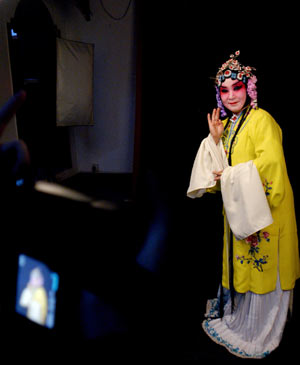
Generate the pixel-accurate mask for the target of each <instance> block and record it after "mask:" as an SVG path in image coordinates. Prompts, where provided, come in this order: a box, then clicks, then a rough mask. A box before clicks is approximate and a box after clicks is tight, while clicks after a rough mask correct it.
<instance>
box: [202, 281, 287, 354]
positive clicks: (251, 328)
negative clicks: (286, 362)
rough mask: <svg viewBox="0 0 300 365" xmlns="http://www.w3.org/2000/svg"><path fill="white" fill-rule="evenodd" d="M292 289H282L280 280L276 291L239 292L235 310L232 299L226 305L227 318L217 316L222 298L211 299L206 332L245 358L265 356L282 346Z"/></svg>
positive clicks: (236, 296) (205, 323) (229, 349)
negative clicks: (217, 307) (215, 317)
mask: <svg viewBox="0 0 300 365" xmlns="http://www.w3.org/2000/svg"><path fill="white" fill-rule="evenodd" d="M290 297H291V291H282V290H281V287H280V282H279V279H278V280H277V285H276V290H274V291H273V292H270V293H268V294H255V293H252V292H247V293H245V294H240V293H236V295H235V310H234V312H233V313H232V314H231V300H230V298H229V299H228V301H227V303H226V305H225V307H224V316H223V318H222V319H221V318H217V319H211V317H214V306H216V305H217V304H218V300H216V299H213V300H210V301H208V307H207V313H206V317H210V318H209V319H207V320H205V321H204V322H203V323H202V327H203V329H204V331H205V332H206V333H207V334H208V336H209V337H210V338H211V339H212V340H213V341H215V342H216V343H218V344H220V345H223V346H225V347H226V349H227V350H228V351H230V352H231V353H232V354H234V355H236V356H239V357H243V358H263V357H265V356H267V355H268V354H269V353H270V352H271V351H273V350H274V349H275V348H276V347H278V345H279V343H280V341H281V338H282V334H283V330H284V327H285V323H286V319H287V313H288V309H289V304H290Z"/></svg>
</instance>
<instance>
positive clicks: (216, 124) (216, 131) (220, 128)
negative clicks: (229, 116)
mask: <svg viewBox="0 0 300 365" xmlns="http://www.w3.org/2000/svg"><path fill="white" fill-rule="evenodd" d="M207 120H208V127H209V131H210V134H211V135H212V137H213V139H214V141H215V142H216V144H218V143H219V141H220V138H221V136H222V134H223V132H224V125H223V123H222V121H221V119H220V108H217V109H214V110H213V111H212V114H211V116H210V113H208V114H207Z"/></svg>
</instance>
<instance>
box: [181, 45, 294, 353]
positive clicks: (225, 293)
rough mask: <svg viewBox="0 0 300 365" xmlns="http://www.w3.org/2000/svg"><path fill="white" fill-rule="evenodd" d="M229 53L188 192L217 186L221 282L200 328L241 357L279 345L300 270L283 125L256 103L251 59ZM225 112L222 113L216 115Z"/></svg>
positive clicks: (195, 194)
mask: <svg viewBox="0 0 300 365" xmlns="http://www.w3.org/2000/svg"><path fill="white" fill-rule="evenodd" d="M239 54H240V52H239V51H237V52H235V54H233V55H231V56H230V59H229V60H228V61H226V62H225V63H224V64H223V65H222V67H221V68H220V69H219V70H218V73H217V75H216V78H215V82H216V92H217V102H218V108H217V109H214V110H213V112H212V114H211V115H210V114H208V116H207V117H208V125H209V131H210V134H209V136H208V137H207V138H205V139H204V140H203V141H202V142H201V144H200V147H199V150H198V152H197V155H196V158H195V161H194V165H193V169H192V173H191V179H190V185H189V188H188V191H187V195H188V196H189V197H190V198H196V197H201V196H202V195H203V193H205V192H215V191H216V190H221V193H222V198H223V204H224V245H223V265H222V285H220V289H219V292H218V296H217V298H216V299H213V300H208V302H207V309H206V314H205V316H206V319H205V320H204V322H203V323H202V327H203V329H204V331H205V332H206V333H207V335H208V336H210V337H211V338H212V339H213V340H214V341H215V342H217V343H218V344H220V345H223V346H225V347H226V348H227V350H229V351H230V352H231V353H233V354H234V355H237V356H239V357H243V358H263V357H265V356H267V355H268V354H269V353H270V352H271V351H273V350H274V349H275V348H277V347H278V345H279V343H280V340H281V337H282V333H283V330H284V326H285V323H286V320H287V315H288V311H289V309H291V303H292V294H293V289H294V286H295V281H296V280H297V279H298V278H299V276H300V265H299V251H298V236H297V226H296V218H295V209H294V198H293V191H292V188H291V185H290V182H289V178H288V174H287V169H286V163H285V158H284V152H283V147H282V132H281V129H280V127H279V125H278V124H277V123H276V121H275V120H274V119H273V117H272V116H271V115H270V114H269V113H268V112H266V111H265V110H263V109H261V108H258V106H257V90H256V82H257V78H256V76H255V75H254V73H253V70H255V69H253V68H252V67H249V66H247V67H245V66H243V65H242V64H241V63H240V62H239V60H238V59H237V58H238V56H239ZM220 113H221V117H226V118H225V119H223V120H221V119H220Z"/></svg>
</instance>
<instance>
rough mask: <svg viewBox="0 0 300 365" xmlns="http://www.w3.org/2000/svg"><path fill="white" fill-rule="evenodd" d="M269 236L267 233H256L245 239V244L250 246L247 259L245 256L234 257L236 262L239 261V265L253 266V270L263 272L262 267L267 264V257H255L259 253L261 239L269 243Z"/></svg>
mask: <svg viewBox="0 0 300 365" xmlns="http://www.w3.org/2000/svg"><path fill="white" fill-rule="evenodd" d="M269 237H270V234H269V232H266V231H264V232H261V231H258V232H256V233H254V234H252V235H251V236H249V237H247V238H246V239H245V242H246V243H247V244H249V245H250V248H249V251H248V254H249V256H248V257H245V256H236V259H237V260H238V261H240V263H241V264H244V262H245V263H246V264H250V263H252V264H253V268H254V269H257V270H258V271H260V272H262V271H264V270H263V265H265V264H267V263H268V258H269V256H268V255H263V256H261V257H257V256H258V255H259V251H260V246H259V244H260V243H261V241H262V239H264V240H266V241H267V242H270V238H269Z"/></svg>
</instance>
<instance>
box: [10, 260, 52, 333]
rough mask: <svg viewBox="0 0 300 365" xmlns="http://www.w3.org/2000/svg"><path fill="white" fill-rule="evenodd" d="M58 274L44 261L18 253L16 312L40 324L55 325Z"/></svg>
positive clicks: (50, 326)
mask: <svg viewBox="0 0 300 365" xmlns="http://www.w3.org/2000/svg"><path fill="white" fill-rule="evenodd" d="M58 285H59V275H58V274H57V273H55V272H53V271H51V270H50V269H49V268H48V267H47V266H46V265H45V264H44V263H42V262H41V261H38V260H36V259H33V258H31V257H29V256H26V255H23V254H21V255H19V262H18V276H17V295H16V312H17V313H19V314H20V315H22V316H24V317H26V318H28V319H29V320H31V321H32V322H35V323H37V324H39V325H41V326H44V327H47V328H53V327H54V325H55V311H56V293H57V290H58Z"/></svg>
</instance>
